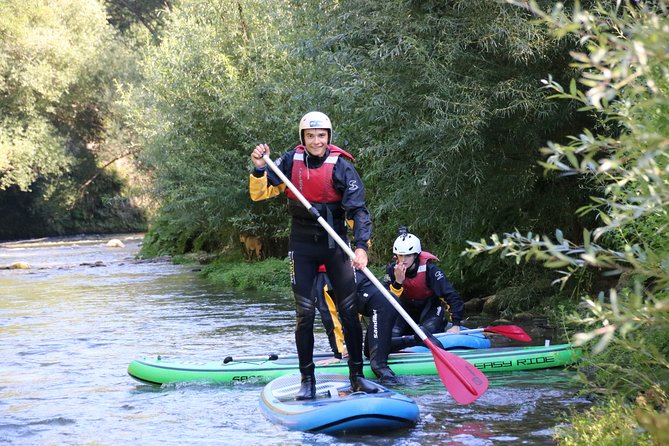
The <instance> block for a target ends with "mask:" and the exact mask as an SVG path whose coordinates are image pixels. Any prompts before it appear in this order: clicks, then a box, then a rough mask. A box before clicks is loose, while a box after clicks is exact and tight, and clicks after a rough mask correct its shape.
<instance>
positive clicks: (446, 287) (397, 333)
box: [384, 226, 465, 350]
mask: <svg viewBox="0 0 669 446" xmlns="http://www.w3.org/2000/svg"><path fill="white" fill-rule="evenodd" d="M393 254H395V257H396V260H395V261H394V262H392V263H390V264H389V265H388V266H387V268H386V275H385V278H384V281H385V283H386V285H388V286H389V288H390V292H391V293H393V294H394V295H395V296H397V298H398V299H399V301H400V304H401V305H402V308H404V309H405V310H406V312H407V313H408V314H409V316H411V319H413V320H414V322H416V323H417V324H418V325H420V326H421V327H422V328H423V331H424V332H425V334H427V335H428V337H429V336H430V334H431V333H437V332H442V331H443V330H444V327H445V326H446V322H447V321H446V317H445V314H444V308H443V305H442V301H443V302H445V303H446V305H447V306H448V311H449V312H450V317H451V320H452V322H453V326H452V327H451V328H449V329H448V332H449V333H453V334H458V333H460V321H462V318H463V316H464V309H465V304H464V302H463V301H462V299H461V298H460V295H459V294H458V293H457V291H455V288H453V285H451V283H450V282H449V281H448V279H447V278H446V274H444V272H443V271H442V270H441V268H439V267H438V266H437V265H435V264H434V263H433V261H434V260H439V259H438V258H437V257H436V256H435V255H433V254H431V253H429V252H427V251H423V250H422V248H421V244H420V240H419V239H418V237H416V236H415V235H413V234H410V233H409V232H408V231H407V229H406V228H405V227H404V226H403V227H401V228H400V235H399V237H397V239H396V240H395V243H394V244H393ZM412 332H413V330H412V329H411V328H410V326H409V324H407V322H406V321H405V320H404V319H402V318H397V321H396V322H395V327H394V328H393V341H392V349H393V350H397V349H401V348H406V347H410V346H412V345H417V344H420V343H421V340H420V338H419V337H418V336H417V335H414V336H408V335H409V334H411V333H412ZM403 335H404V336H403Z"/></svg>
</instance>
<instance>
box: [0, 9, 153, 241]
mask: <svg viewBox="0 0 669 446" xmlns="http://www.w3.org/2000/svg"><path fill="white" fill-rule="evenodd" d="M0 36H2V39H1V40H0V42H1V43H0V109H1V110H2V114H1V115H0V205H2V208H3V212H0V222H1V224H0V238H16V237H31V236H32V237H34V236H40V235H49V234H63V233H79V232H108V231H119V232H120V231H125V230H141V229H143V228H144V215H142V213H141V212H140V211H138V209H137V206H136V204H135V203H132V202H131V201H130V199H129V198H128V197H129V196H131V195H130V194H129V193H128V189H126V184H127V178H123V177H122V176H121V175H120V174H119V173H118V171H117V170H116V169H114V168H113V167H110V166H112V165H113V164H114V163H115V162H116V161H118V160H121V161H126V160H128V159H131V158H132V156H133V155H134V153H135V152H136V151H137V147H136V146H134V147H133V144H132V139H133V136H132V132H131V131H127V129H126V130H121V129H120V125H121V122H120V119H117V116H119V115H120V113H119V110H118V108H117V107H116V103H115V100H116V96H115V82H119V83H121V82H123V81H125V80H127V79H129V78H131V77H132V75H133V74H134V73H133V71H132V69H131V68H129V67H132V66H133V60H134V59H135V58H136V57H137V55H136V54H134V53H133V52H132V51H131V50H130V48H129V47H128V46H126V45H125V44H126V43H127V42H128V41H127V40H125V41H124V40H123V39H122V38H117V37H118V36H116V35H115V34H114V31H113V29H112V28H111V27H110V26H109V25H108V24H107V19H106V13H105V10H104V8H103V7H102V5H101V4H100V3H98V2H97V1H93V2H91V1H81V0H57V1H51V2H45V1H40V0H30V1H27V2H18V1H15V0H11V1H5V2H2V4H1V5H0ZM128 165H130V163H128ZM132 167H134V166H132Z"/></svg>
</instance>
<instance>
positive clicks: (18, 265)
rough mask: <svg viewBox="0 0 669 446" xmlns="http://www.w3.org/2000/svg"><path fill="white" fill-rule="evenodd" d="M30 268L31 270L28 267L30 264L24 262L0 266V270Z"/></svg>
mask: <svg viewBox="0 0 669 446" xmlns="http://www.w3.org/2000/svg"><path fill="white" fill-rule="evenodd" d="M30 268H32V266H30V264H29V263H26V262H14V263H12V264H10V265H4V266H0V269H30Z"/></svg>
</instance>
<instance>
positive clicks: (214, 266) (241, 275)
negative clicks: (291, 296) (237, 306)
mask: <svg viewBox="0 0 669 446" xmlns="http://www.w3.org/2000/svg"><path fill="white" fill-rule="evenodd" d="M202 275H203V277H205V278H206V279H207V280H208V281H209V282H211V283H213V284H216V285H221V286H224V287H226V288H232V289H237V290H257V291H281V292H290V265H289V262H288V259H287V258H286V259H274V258H270V259H266V260H263V261H261V262H247V261H245V260H242V259H241V258H225V259H219V260H216V261H214V262H213V263H210V264H209V265H206V266H205V267H204V268H203V269H202Z"/></svg>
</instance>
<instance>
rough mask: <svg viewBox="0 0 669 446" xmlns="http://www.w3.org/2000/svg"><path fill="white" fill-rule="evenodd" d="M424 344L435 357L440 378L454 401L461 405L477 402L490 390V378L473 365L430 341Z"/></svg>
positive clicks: (427, 340)
mask: <svg viewBox="0 0 669 446" xmlns="http://www.w3.org/2000/svg"><path fill="white" fill-rule="evenodd" d="M423 342H425V344H426V345H427V346H428V348H429V349H430V351H431V352H432V356H433V357H434V363H435V365H436V366H437V372H439V378H441V381H442V382H443V383H444V386H446V390H448V392H449V393H450V394H451V396H452V397H453V399H454V400H455V401H457V402H458V403H460V404H469V403H473V402H474V401H476V400H477V399H478V398H479V397H481V395H483V394H484V393H485V391H486V390H487V389H488V378H487V377H486V376H485V375H484V374H483V372H481V371H480V370H479V369H477V368H476V367H475V366H474V365H473V364H470V363H469V362H467V361H465V360H464V359H462V358H461V357H459V356H457V355H454V354H453V353H450V352H447V351H446V350H442V349H440V348H439V347H437V346H436V345H434V343H433V342H432V341H430V340H429V339H425V340H424V341H423Z"/></svg>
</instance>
